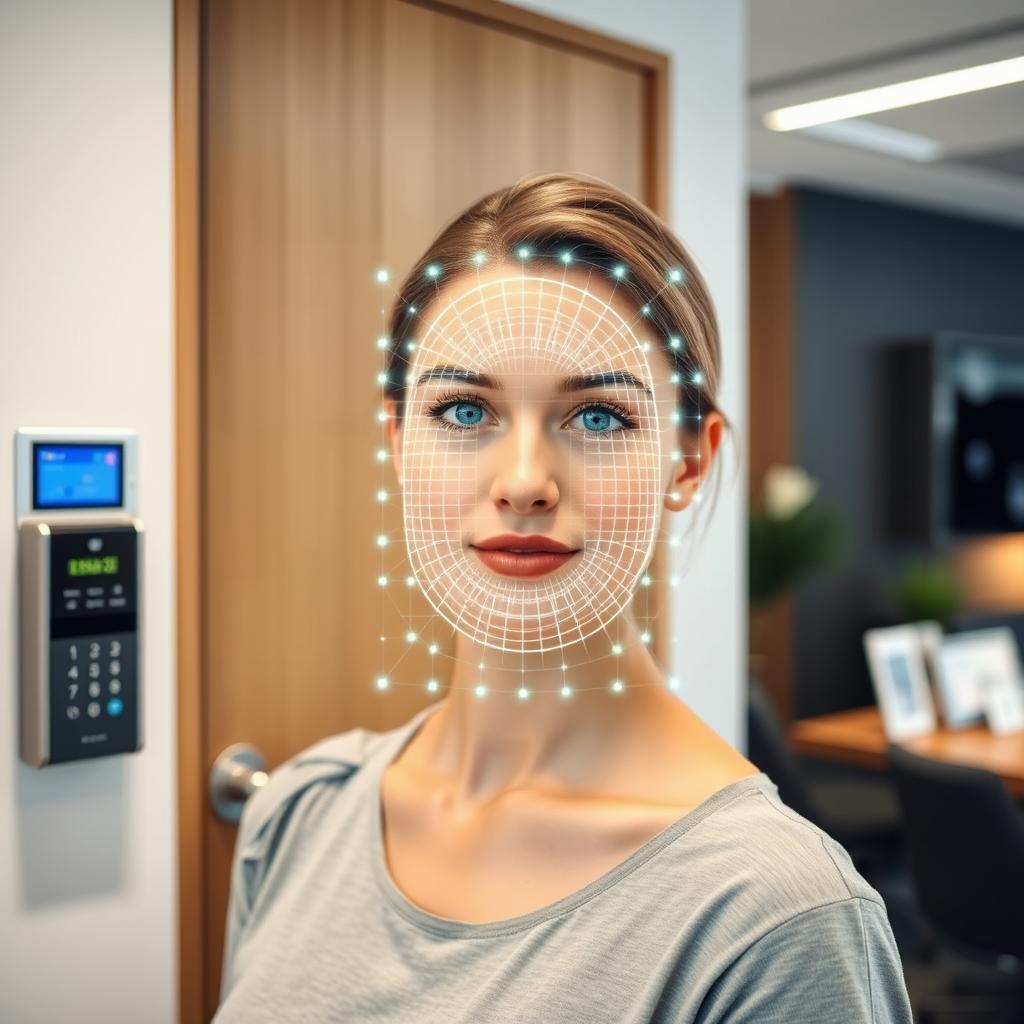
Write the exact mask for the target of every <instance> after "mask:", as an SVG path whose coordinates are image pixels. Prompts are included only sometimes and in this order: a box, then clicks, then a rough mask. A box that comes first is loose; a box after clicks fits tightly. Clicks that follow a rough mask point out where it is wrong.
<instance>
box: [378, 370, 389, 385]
mask: <svg viewBox="0 0 1024 1024" xmlns="http://www.w3.org/2000/svg"><path fill="white" fill-rule="evenodd" d="M387 382H388V375H387V374H386V373H385V372H384V371H383V370H381V372H380V373H378V374H377V383H378V384H387Z"/></svg>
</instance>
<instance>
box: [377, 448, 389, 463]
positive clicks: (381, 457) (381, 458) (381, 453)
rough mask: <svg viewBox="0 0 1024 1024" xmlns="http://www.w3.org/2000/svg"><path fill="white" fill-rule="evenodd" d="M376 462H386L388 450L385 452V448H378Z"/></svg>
mask: <svg viewBox="0 0 1024 1024" xmlns="http://www.w3.org/2000/svg"><path fill="white" fill-rule="evenodd" d="M377 461H378V462H387V461H388V450H387V448H378V449H377Z"/></svg>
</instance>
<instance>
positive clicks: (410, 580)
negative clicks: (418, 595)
mask: <svg viewBox="0 0 1024 1024" xmlns="http://www.w3.org/2000/svg"><path fill="white" fill-rule="evenodd" d="M405 585H406V586H407V587H415V586H416V577H415V576H406V577H405Z"/></svg>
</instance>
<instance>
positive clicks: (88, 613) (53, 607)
mask: <svg viewBox="0 0 1024 1024" xmlns="http://www.w3.org/2000/svg"><path fill="white" fill-rule="evenodd" d="M138 545H139V533H138V531H137V530H136V529H135V528H134V527H131V526H102V527H94V528H82V527H81V526H80V525H76V526H73V527H71V526H64V525H63V524H59V525H58V524H53V525H52V526H51V536H50V541H49V563H50V588H49V612H50V614H49V640H48V653H49V658H48V662H49V747H50V749H49V758H48V763H49V764H57V763H60V762H65V761H77V760H80V759H82V758H86V757H101V756H105V755H108V754H122V753H129V752H131V751H135V750H138V749H139V746H140V744H139V647H138V614H139V608H138V593H137V587H138V563H139V550H138Z"/></svg>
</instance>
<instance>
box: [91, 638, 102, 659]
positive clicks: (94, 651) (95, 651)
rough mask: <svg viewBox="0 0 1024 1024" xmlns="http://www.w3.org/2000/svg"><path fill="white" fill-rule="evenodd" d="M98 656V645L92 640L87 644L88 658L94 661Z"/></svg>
mask: <svg viewBox="0 0 1024 1024" xmlns="http://www.w3.org/2000/svg"><path fill="white" fill-rule="evenodd" d="M99 656H100V645H99V644H98V643H96V641H95V640H94V641H93V642H92V643H90V644H89V657H90V658H91V659H93V660H94V661H95V659H96V658H98V657H99Z"/></svg>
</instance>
